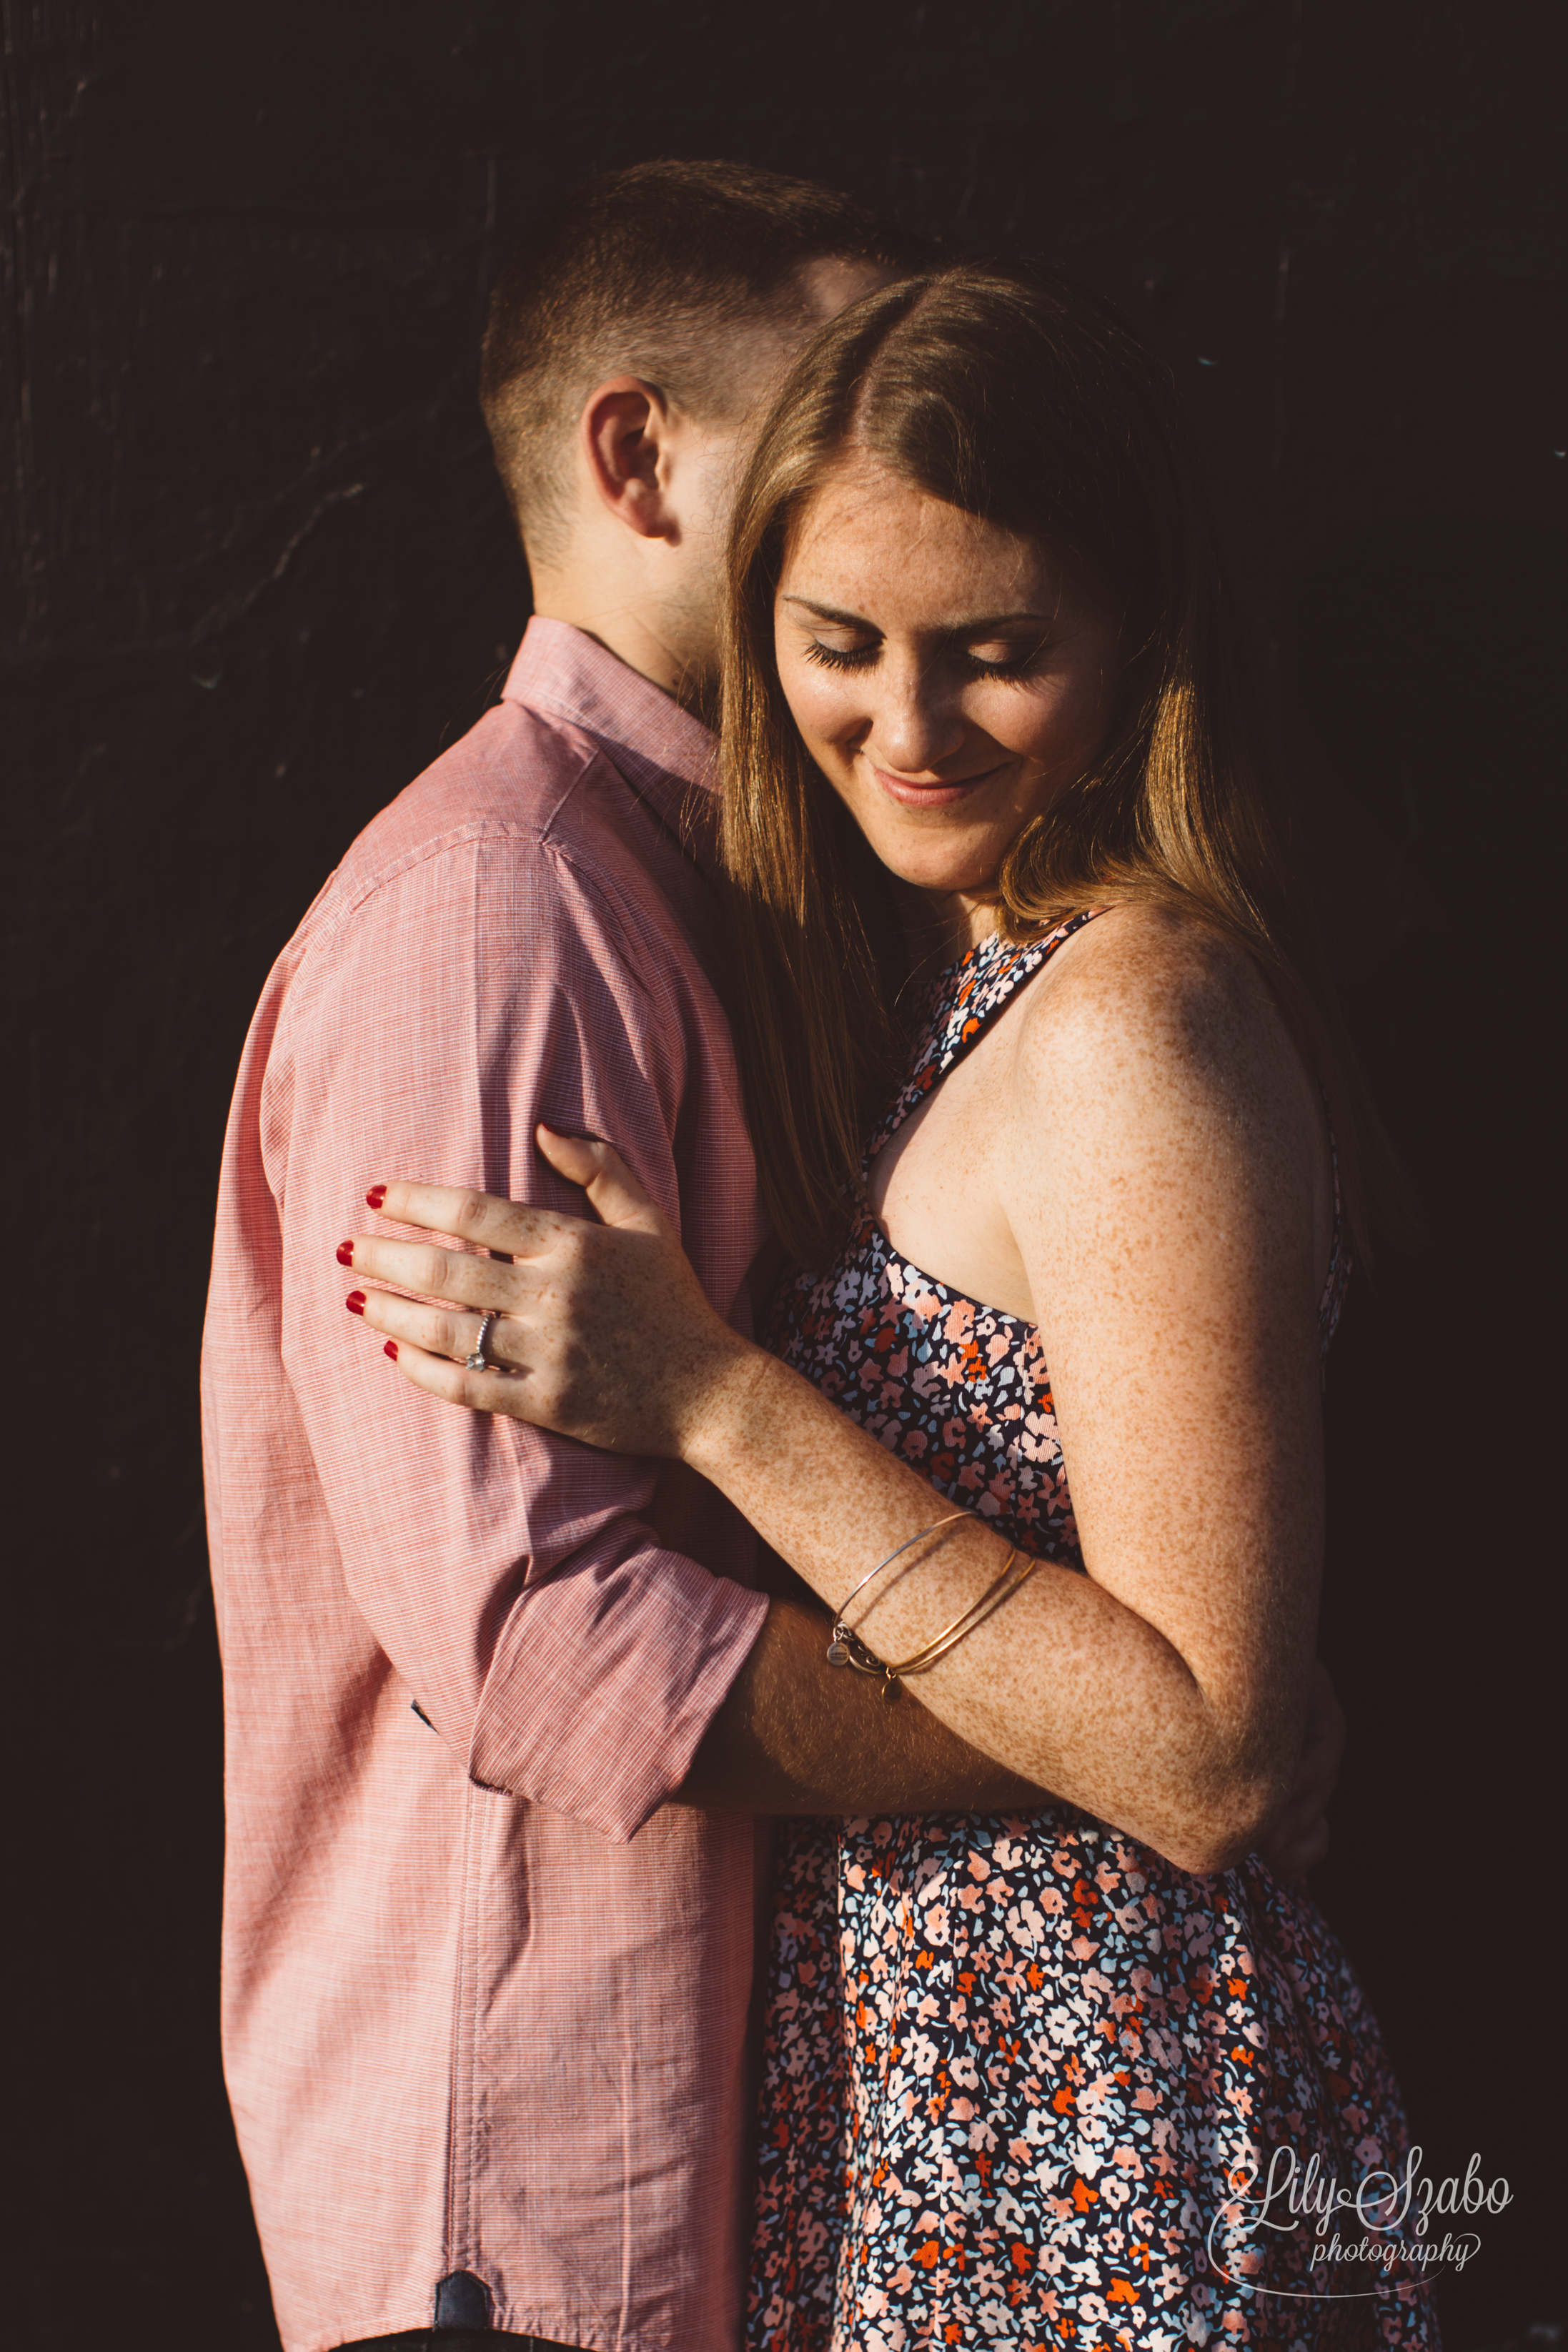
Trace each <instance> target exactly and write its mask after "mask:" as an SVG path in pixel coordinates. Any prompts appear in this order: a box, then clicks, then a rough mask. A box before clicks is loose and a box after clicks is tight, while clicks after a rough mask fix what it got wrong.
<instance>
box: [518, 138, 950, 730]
mask: <svg viewBox="0 0 1568 2352" xmlns="http://www.w3.org/2000/svg"><path fill="white" fill-rule="evenodd" d="M930 259H931V254H930V249H929V247H927V246H926V245H925V244H924V242H923V240H921V239H920V238H917V237H915V236H911V235H910V234H909V233H908V232H906V231H904V230H901V229H899V228H897V227H895V226H892V225H891V224H889V223H888V222H885V221H880V220H879V219H878V218H877V217H876V216H875V215H872V214H870V213H868V212H867V211H866V210H865V209H864V208H863V207H862V206H860V205H856V204H853V203H851V202H850V200H849V199H848V198H847V197H846V196H841V195H839V194H836V193H835V192H834V191H833V190H831V189H828V188H820V187H816V186H814V185H812V184H810V183H809V182H806V181H803V180H789V179H784V178H781V177H780V176H779V175H778V174H776V173H771V172H761V171H755V170H752V168H751V167H750V166H748V165H745V164H740V163H637V164H634V165H633V166H632V167H631V168H630V169H629V170H626V171H624V172H616V173H609V174H607V175H606V176H605V177H604V178H601V179H598V180H595V181H594V182H592V183H590V184H589V185H588V186H587V187H586V188H584V190H582V191H581V192H580V193H579V194H576V195H575V196H574V197H572V198H571V199H569V200H568V201H567V202H566V203H565V204H564V205H562V206H560V207H559V208H558V209H557V210H556V211H555V212H554V213H553V214H552V215H551V216H550V217H549V218H548V219H547V220H545V221H544V222H542V224H541V225H540V226H539V228H538V229H537V230H536V231H535V232H534V234H533V235H532V236H531V237H530V238H529V239H528V242H527V244H526V245H525V246H524V247H523V248H522V249H521V251H520V252H519V253H518V254H517V255H516V257H514V258H513V259H512V261H511V262H510V265H509V267H508V268H506V269H505V271H504V272H503V273H502V276H501V278H500V282H499V284H498V285H497V288H496V290H495V294H494V296H493V298H492V299H491V303H490V312H489V326H488V328H487V331H486V334H485V343H484V358H483V363H482V367H481V373H480V397H481V400H482V403H483V406H484V412H485V421H486V424H487V425H489V434H490V440H491V444H492V446H493V448H494V450H495V457H496V464H497V466H498V467H499V468H500V475H501V478H502V480H503V482H504V483H505V485H506V488H507V494H508V497H509V498H510V501H511V506H512V510H513V513H514V514H515V516H516V518H517V522H518V528H519V530H520V532H521V537H522V541H523V546H524V549H525V551H526V552H527V555H528V560H529V566H530V569H531V572H532V574H533V584H534V603H535V608H536V610H538V611H540V612H544V613H550V614H553V615H554V616H555V617H557V618H559V619H563V620H570V621H572V622H574V624H575V625H577V626H579V627H583V628H586V629H588V630H589V631H590V632H591V633H592V634H593V635H596V636H599V637H600V638H602V639H603V640H604V641H605V643H606V644H608V645H610V646H611V647H612V649H613V650H615V651H616V652H617V653H620V654H621V655H622V656H623V657H624V658H626V659H627V660H629V661H631V662H632V664H633V666H634V667H637V668H639V669H641V670H643V671H644V672H645V673H646V674H647V676H649V677H656V678H657V679H658V683H659V684H661V685H665V686H668V687H669V688H671V689H672V690H674V691H677V692H679V693H681V694H682V696H683V698H700V696H701V694H702V691H703V689H704V688H705V687H706V685H707V683H708V682H709V680H710V677H711V673H712V668H713V662H714V651H715V637H716V629H717V622H718V605H719V592H720V563H721V551H722V542H723V534H724V530H725V527H726V524H727V521H728V516H729V509H730V502H731V497H732V493H733V489H734V486H735V481H736V478H737V477H738V473H739V470H740V467H742V465H743V463H744V460H745V458H746V457H747V456H748V455H749V452H750V447H751V443H752V438H753V436H754V435H755V432H756V430H757V428H758V426H759V425H760V424H761V420H762V414H763V406H764V404H765V402H766V398H767V395H768V394H769V393H770V392H771V391H772V390H773V386H774V385H775V384H776V383H777V382H778V379H779V377H780V375H781V374H782V373H783V371H784V368H785V367H786V366H787V365H788V363H789V362H790V360H791V359H792V358H793V357H794V355H795V352H796V350H797V349H798V348H799V346H800V344H801V342H802V341H804V339H805V336H807V335H808V334H810V333H811V332H812V331H813V330H814V329H815V328H816V327H817V326H819V325H821V324H822V323H823V321H824V320H827V319H829V318H831V317H832V316H834V314H835V313H836V312H837V311H838V310H841V309H843V307H844V306H845V304H846V303H847V302H851V301H853V300H854V299H856V298H857V297H858V295H860V294H863V293H866V292H868V291H869V290H870V289H872V288H873V287H876V286H879V285H881V284H884V283H885V282H886V281H887V280H888V279H889V278H892V277H896V276H900V275H902V274H903V273H904V272H906V271H908V270H911V269H918V268H922V267H925V266H928V265H929V262H930Z"/></svg>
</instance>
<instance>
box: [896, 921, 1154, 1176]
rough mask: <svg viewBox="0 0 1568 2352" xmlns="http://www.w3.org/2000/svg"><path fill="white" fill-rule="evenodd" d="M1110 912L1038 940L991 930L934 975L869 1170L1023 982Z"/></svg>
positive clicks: (1065, 925) (1062, 926)
mask: <svg viewBox="0 0 1568 2352" xmlns="http://www.w3.org/2000/svg"><path fill="white" fill-rule="evenodd" d="M1108 912H1109V909H1108V908H1104V907H1089V908H1085V909H1084V910H1083V912H1082V913H1080V914H1077V915H1069V916H1068V919H1067V921H1066V922H1065V923H1058V925H1057V928H1056V929H1055V930H1054V931H1047V933H1046V935H1045V937H1044V938H1043V939H1038V940H1006V939H1004V938H1003V936H1002V934H1001V932H1000V931H993V932H992V933H991V935H990V937H989V938H988V939H984V940H981V942H980V944H979V946H978V947H974V948H971V949H970V950H969V953H968V954H967V955H966V956H963V957H961V958H960V960H959V961H958V962H957V963H954V964H949V966H948V967H947V970H946V971H940V972H938V974H937V976H936V978H935V979H934V980H933V981H932V982H931V986H930V987H929V988H928V989H927V991H926V993H925V996H924V998H923V999H922V1001H921V1007H920V1011H919V1013H917V1015H916V1019H915V1036H916V1041H917V1042H916V1046H915V1053H914V1059H913V1061H912V1063H911V1065H910V1074H909V1076H908V1077H907V1078H906V1079H905V1080H904V1083H903V1085H902V1086H901V1087H900V1089H899V1091H898V1094H897V1095H896V1096H895V1097H894V1099H893V1101H892V1103H891V1104H890V1105H889V1108H888V1110H887V1111H886V1113H885V1114H884V1116H883V1118H881V1120H880V1121H879V1124H878V1126H877V1129H876V1131H875V1133H874V1134H873V1135H872V1137H871V1139H870V1141H869V1142H868V1145H867V1146H866V1164H867V1165H868V1166H869V1165H870V1163H871V1161H872V1160H874V1159H875V1158H876V1156H877V1154H878V1152H879V1151H880V1150H881V1149H882V1146H883V1145H884V1144H885V1143H886V1142H887V1140H888V1138H889V1136H890V1135H895V1134H896V1133H897V1132H898V1130H899V1129H900V1127H902V1125H903V1123H904V1121H905V1119H906V1118H909V1116H910V1112H911V1111H912V1110H915V1109H917V1108H919V1106H920V1105H921V1103H922V1102H923V1101H924V1100H925V1098H926V1097H927V1095H929V1094H930V1093H931V1089H932V1087H935V1086H938V1085H939V1084H940V1083H941V1081H942V1079H943V1078H945V1077H946V1076H947V1074H948V1072H949V1071H950V1070H951V1069H952V1068H953V1067H954V1066H955V1065H956V1064H957V1063H959V1062H962V1061H963V1057H964V1055H965V1054H967V1053H968V1052H969V1051H970V1050H971V1048H972V1047H973V1045H977V1044H978V1042H979V1040H980V1039H981V1038H982V1037H983V1036H984V1034H985V1030H986V1027H987V1024H989V1023H991V1022H992V1021H994V1019H995V1018H996V1016H997V1014H998V1013H1001V1012H1003V1011H1005V1008H1006V1006H1007V1005H1008V1004H1009V1003H1011V1001H1012V999H1013V998H1014V996H1015V995H1016V993H1017V992H1018V990H1019V989H1020V988H1022V987H1023V985H1024V982H1026V980H1032V979H1033V978H1034V976H1035V974H1036V972H1037V971H1039V970H1040V968H1041V966H1042V965H1043V964H1047V963H1049V961H1050V960H1051V958H1052V957H1053V956H1054V955H1055V954H1056V952H1057V950H1058V948H1064V947H1066V945H1067V943H1068V940H1070V939H1071V938H1072V937H1073V936H1074V934H1075V933H1076V932H1078V931H1081V930H1082V929H1083V927H1084V925H1085V924H1086V923H1092V922H1093V920H1094V919H1095V917H1096V916H1097V915H1103V914H1106V913H1108Z"/></svg>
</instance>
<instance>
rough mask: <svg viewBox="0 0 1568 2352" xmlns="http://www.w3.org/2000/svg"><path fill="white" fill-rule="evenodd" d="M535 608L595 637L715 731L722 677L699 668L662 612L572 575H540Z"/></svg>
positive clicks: (537, 575)
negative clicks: (718, 692) (666, 623)
mask: <svg viewBox="0 0 1568 2352" xmlns="http://www.w3.org/2000/svg"><path fill="white" fill-rule="evenodd" d="M533 609H534V611H535V612H536V613H537V614H538V615H539V617H540V619H541V620H544V621H564V622H565V623H567V625H569V626H570V627H572V628H574V629H581V630H582V632H583V634H584V636H587V637H592V638H593V639H594V641H595V644H597V645H601V646H604V648H605V652H606V653H612V654H614V655H615V656H616V660H617V661H623V662H625V664H626V667H627V668H628V669H635V670H636V671H637V676H638V677H646V678H647V681H648V683H649V685H650V686H657V687H658V689H659V691H660V692H661V693H663V694H668V696H669V697H670V698H671V699H672V700H673V701H675V702H678V703H679V705H680V707H681V709H683V710H688V711H689V712H690V713H691V715H692V717H693V718H694V719H700V720H701V721H702V723H703V725H704V726H711V725H712V723H713V719H714V714H715V710H716V707H717V699H718V697H717V691H716V688H717V683H718V681H717V678H716V677H715V675H714V672H713V667H712V665H711V663H708V664H704V665H702V666H701V667H699V666H698V665H697V664H696V663H694V662H693V660H692V658H691V655H690V651H689V647H688V646H685V645H683V644H682V643H681V641H680V635H679V633H678V632H677V631H675V630H674V629H672V628H670V627H668V626H667V625H665V623H664V616H663V615H662V614H659V613H658V611H657V610H655V611H649V610H647V608H646V607H645V606H644V605H643V604H640V603H638V602H636V601H634V599H633V598H632V597H631V596H629V595H626V594H625V593H619V592H618V586H617V585H612V586H611V587H610V588H609V589H608V590H606V587H605V583H603V582H601V581H593V582H589V581H584V580H580V579H577V578H574V576H573V575H572V574H571V573H570V572H536V573H535V575H534V590H533Z"/></svg>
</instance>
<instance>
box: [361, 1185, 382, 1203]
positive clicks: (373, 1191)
mask: <svg viewBox="0 0 1568 2352" xmlns="http://www.w3.org/2000/svg"><path fill="white" fill-rule="evenodd" d="M364 1197H365V1200H366V1202H367V1203H368V1204H369V1206H370V1207H371V1208H373V1209H379V1208H380V1206H381V1204H382V1202H384V1200H385V1198H386V1187H385V1185H384V1184H373V1185H372V1186H371V1188H370V1190H369V1192H367V1193H366V1194H365V1196H364Z"/></svg>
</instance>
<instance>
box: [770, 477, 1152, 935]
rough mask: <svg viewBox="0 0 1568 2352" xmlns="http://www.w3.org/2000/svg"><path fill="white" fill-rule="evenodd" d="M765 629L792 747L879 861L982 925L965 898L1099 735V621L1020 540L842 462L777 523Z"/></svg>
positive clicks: (1107, 673)
mask: <svg viewBox="0 0 1568 2352" xmlns="http://www.w3.org/2000/svg"><path fill="white" fill-rule="evenodd" d="M774 636H775V644H776V646H777V655H778V665H779V677H780V680H781V682H782V684H783V687H784V694H785V696H786V698H787V699H788V702H789V706H790V709H791V710H792V711H793V712H794V714H795V723H796V725H797V726H798V727H799V729H800V731H801V734H802V736H803V737H804V739H805V744H806V748H807V749H808V751H810V753H811V756H812V758H813V759H814V760H815V761H816V763H817V765H818V767H819V768H820V769H821V770H822V772H823V774H824V775H825V776H826V778H827V780H828V782H829V783H831V784H832V786H833V788H834V790H835V791H836V792H837V793H839V794H840V795H841V796H842V798H843V799H844V800H845V801H846V802H847V804H848V807H849V809H850V811H851V813H852V814H853V815H854V817H855V820H856V822H857V824H858V825H859V827H860V829H861V831H862V832H863V833H864V834H865V835H866V837H867V839H868V841H869V843H870V845H871V846H872V848H873V849H874V850H875V851H876V853H877V855H878V856H879V858H880V859H881V861H882V863H883V865H884V866H888V867H889V868H890V870H891V871H892V872H893V873H894V874H896V875H897V876H899V877H900V879H901V880H902V881H904V882H907V883H910V884H911V885H912V886H913V887H915V888H916V889H919V890H922V891H926V892H928V893H931V894H932V895H934V896H935V897H937V898H939V899H942V900H943V901H946V902H948V904H947V905H946V906H945V907H944V908H943V911H944V913H945V914H946V915H947V916H948V917H949V919H960V925H959V927H960V928H961V929H963V928H964V927H965V926H967V928H968V929H969V931H970V932H971V933H972V934H974V935H978V933H979V932H980V931H982V930H984V929H987V928H989V922H988V920H983V919H980V910H979V909H978V908H971V907H970V906H969V904H968V902H969V901H970V900H971V899H972V898H975V897H976V896H977V895H983V894H984V893H985V892H986V890H987V889H988V888H989V887H990V886H991V884H992V883H993V882H994V878H995V875H996V869H997V867H998V866H999V865H1000V863H1001V860H1002V856H1003V854H1004V852H1005V850H1006V848H1007V846H1008V845H1009V843H1010V842H1011V841H1012V840H1013V839H1014V837H1015V835H1016V834H1017V832H1018V830H1019V828H1020V827H1021V826H1022V825H1024V824H1026V823H1027V822H1028V820H1029V819H1030V818H1031V817H1032V816H1035V815H1037V814H1038V813H1039V811H1040V810H1042V809H1044V808H1046V807H1047V805H1048V804H1049V803H1050V802H1051V801H1052V800H1053V799H1054V798H1055V796H1056V795H1057V793H1059V792H1061V791H1062V790H1063V789H1064V787H1065V786H1067V785H1068V784H1069V783H1071V782H1073V780H1074V779H1075V778H1076V777H1077V776H1079V775H1080V774H1081V773H1082V772H1084V770H1085V769H1086V768H1087V767H1088V766H1089V764H1090V763H1091V762H1092V761H1093V760H1094V758H1095V755H1096V753H1097V752H1098V751H1099V750H1100V745H1101V743H1102V742H1103V740H1104V739H1105V735H1106V732H1107V730H1108V728H1109V726H1110V712H1111V699H1112V686H1113V678H1114V672H1115V667H1116V658H1117V641H1116V632H1115V629H1114V628H1113V626H1112V625H1111V624H1110V622H1109V621H1108V620H1107V619H1106V618H1105V616H1104V615H1103V614H1101V613H1100V612H1099V611H1098V610H1097V609H1096V607H1095V606H1093V605H1092V604H1089V602H1088V601H1087V600H1086V599H1085V598H1084V597H1083V596H1082V595H1081V594H1080V593H1079V591H1078V590H1077V589H1076V588H1075V587H1074V585H1073V583H1071V581H1069V580H1068V577H1067V576H1066V574H1065V573H1064V572H1062V571H1061V570H1060V568H1059V567H1058V565H1056V564H1055V563H1053V562H1051V560H1050V558H1049V556H1048V555H1047V553H1046V552H1045V551H1044V550H1043V549H1041V548H1040V547H1039V546H1037V544H1036V543H1035V542H1033V541H1029V540H1024V539H1017V538H1015V537H1014V536H1013V534H1012V533H1011V532H1010V531H1005V530H1000V529H998V528H997V527H996V526H995V525H994V524H991V523H983V522H978V521H976V520H975V519H974V518H973V516H972V515H967V514H964V513H963V512H962V511H961V510H960V509H958V508H956V507H952V506H948V505H946V504H944V502H943V501H942V499H935V498H932V497H931V496H930V495H929V494H928V493H926V492H925V491H923V490H919V489H915V488H911V487H910V484H909V483H907V482H904V481H901V480H900V479H899V478H898V477H897V476H896V475H893V474H891V473H889V471H888V470H887V469H886V468H885V467H881V466H879V465H878V464H876V463H875V462H874V461H873V460H870V459H860V460H856V461H852V462H850V463H848V464H847V465H846V466H844V467H842V468H841V469H839V470H838V471H837V472H836V473H834V474H833V475H831V476H830V477H829V478H828V479H827V480H826V482H825V483H824V485H823V487H822V488H821V489H820V490H818V491H817V493H816V497H815V498H814V499H812V501H811V504H810V505H809V506H808V507H807V508H806V509H805V512H804V513H803V514H802V516H801V517H800V519H799V520H798V522H797V523H796V526H795V531H794V534H793V536H792V538H791V541H790V543H789V547H788V551H787V553H786V556H785V560H784V571H783V575H782V577H781V580H780V583H779V590H778V597H777V601H776V604H775V607H774ZM954 901H956V904H954V903H953V902H954ZM972 916H973V917H974V918H975V919H973V920H971V917H972Z"/></svg>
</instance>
